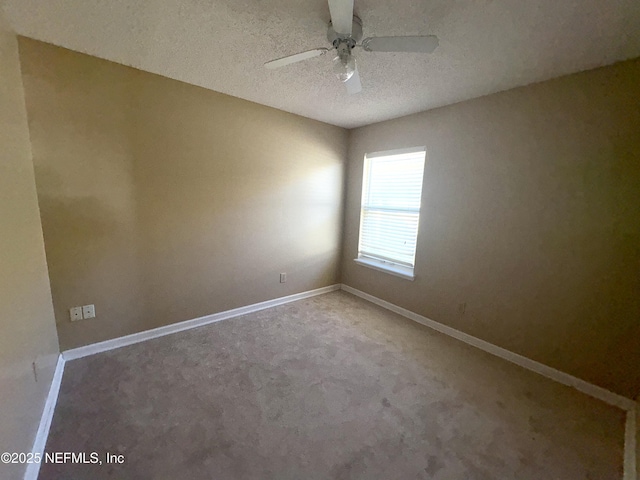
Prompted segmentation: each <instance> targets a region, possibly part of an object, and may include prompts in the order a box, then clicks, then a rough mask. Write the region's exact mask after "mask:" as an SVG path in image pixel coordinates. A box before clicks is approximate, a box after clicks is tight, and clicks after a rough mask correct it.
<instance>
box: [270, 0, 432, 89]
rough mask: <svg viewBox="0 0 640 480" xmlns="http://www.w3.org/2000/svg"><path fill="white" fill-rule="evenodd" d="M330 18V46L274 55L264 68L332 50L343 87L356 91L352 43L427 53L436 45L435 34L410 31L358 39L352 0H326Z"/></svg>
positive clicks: (358, 24)
mask: <svg viewBox="0 0 640 480" xmlns="http://www.w3.org/2000/svg"><path fill="white" fill-rule="evenodd" d="M329 12H330V14H331V22H330V23H329V29H328V31H327V39H328V40H329V43H331V45H332V47H331V48H315V49H313V50H307V51H306V52H301V53H296V54H295V55H289V56H286V57H282V58H278V59H276V60H272V61H270V62H267V63H265V64H264V66H265V67H267V68H271V69H273V68H280V67H284V66H285V65H289V64H292V63H296V62H301V61H302V60H307V59H309V58H314V57H319V56H321V55H324V54H326V53H328V52H331V51H333V50H336V53H337V55H336V57H335V58H334V59H333V71H334V73H335V74H336V76H337V77H338V78H339V79H340V81H342V82H344V84H345V86H346V87H347V93H349V94H354V93H359V92H360V91H361V90H362V84H361V83H360V74H359V73H358V66H357V64H356V59H355V58H354V56H353V54H352V50H353V49H354V48H355V47H362V48H363V50H364V51H365V52H417V53H431V52H433V51H434V50H435V49H436V47H437V46H438V37H436V36H435V35H414V36H406V37H369V38H365V39H364V40H362V43H358V42H359V41H360V40H361V39H362V21H361V20H360V19H359V18H358V17H356V16H354V14H353V0H329Z"/></svg>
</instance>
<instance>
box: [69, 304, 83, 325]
mask: <svg viewBox="0 0 640 480" xmlns="http://www.w3.org/2000/svg"><path fill="white" fill-rule="evenodd" d="M69 317H70V318H71V321H72V322H75V321H76V320H82V307H72V308H70V309H69Z"/></svg>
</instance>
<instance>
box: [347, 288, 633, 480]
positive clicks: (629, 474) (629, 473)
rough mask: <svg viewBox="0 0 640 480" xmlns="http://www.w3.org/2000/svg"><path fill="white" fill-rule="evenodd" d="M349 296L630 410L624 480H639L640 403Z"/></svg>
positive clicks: (381, 302)
mask: <svg viewBox="0 0 640 480" xmlns="http://www.w3.org/2000/svg"><path fill="white" fill-rule="evenodd" d="M340 288H341V289H342V290H344V291H345V292H349V293H351V294H353V295H356V296H358V297H360V298H363V299H365V300H368V301H369V302H371V303H375V304H376V305H379V306H381V307H382V308H386V309H387V310H390V311H392V312H394V313H397V314H399V315H402V316H403V317H406V318H408V319H410V320H413V321H415V322H418V323H420V324H422V325H425V326H427V327H429V328H432V329H433V330H436V331H438V332H440V333H444V334H445V335H448V336H450V337H453V338H455V339H457V340H460V341H462V342H464V343H467V344H469V345H472V346H474V347H476V348H479V349H480V350H483V351H485V352H487V353H490V354H492V355H495V356H496V357H500V358H502V359H504V360H507V361H508V362H511V363H515V364H516V365H519V366H520V367H523V368H526V369H527V370H530V371H532V372H535V373H538V374H540V375H542V376H544V377H547V378H550V379H551V380H555V381H556V382H558V383H561V384H563V385H567V386H569V387H573V388H575V389H576V390H579V391H580V392H582V393H585V394H587V395H590V396H591V397H594V398H597V399H598V400H601V401H603V402H605V403H608V404H609V405H613V406H614V407H618V408H621V409H622V410H626V412H627V416H626V422H625V436H624V477H623V480H638V473H639V472H637V471H636V469H637V463H636V462H637V458H636V457H637V445H636V442H637V435H638V433H637V431H638V421H640V419H638V415H640V406H639V405H640V403H636V402H635V401H633V400H631V399H630V398H627V397H624V396H622V395H618V394H617V393H613V392H610V391H609V390H607V389H605V388H602V387H599V386H597V385H593V384H592V383H589V382H587V381H585V380H582V379H581V378H577V377H574V376H573V375H569V374H568V373H565V372H561V371H560V370H556V369H555V368H552V367H549V366H547V365H544V364H543V363H540V362H536V361H535V360H531V359H530V358H527V357H523V356H522V355H519V354H517V353H514V352H511V351H509V350H506V349H504V348H502V347H498V346H497V345H493V344H492V343H489V342H487V341H485V340H481V339H479V338H477V337H474V336H471V335H469V334H466V333H464V332H461V331H460V330H456V329H455V328H451V327H448V326H447V325H443V324H442V323H438V322H436V321H435V320H431V319H430V318H427V317H424V316H422V315H419V314H417V313H414V312H412V311H410V310H407V309H406V308H402V307H399V306H397V305H394V304H393V303H389V302H387V301H385V300H382V299H380V298H378V297H374V296H373V295H369V294H368V293H365V292H362V291H360V290H357V289H355V288H353V287H350V286H348V285H345V284H342V285H341V287H340Z"/></svg>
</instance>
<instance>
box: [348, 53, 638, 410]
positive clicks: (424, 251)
mask: <svg viewBox="0 0 640 480" xmlns="http://www.w3.org/2000/svg"><path fill="white" fill-rule="evenodd" d="M425 94H427V95H428V92H425ZM419 145H426V147H427V163H426V167H425V179H424V191H423V207H422V212H421V217H420V233H419V237H418V250H417V255H416V275H417V278H416V280H415V281H414V282H409V281H406V280H403V279H400V278H396V277H393V276H390V275H387V274H385V273H380V272H377V271H374V270H371V269H368V268H366V267H363V266H360V265H357V264H355V263H354V262H353V259H354V258H356V255H357V246H358V225H359V215H360V213H359V202H360V194H361V184H362V165H363V157H364V155H365V153H366V152H374V151H380V150H389V149H395V148H403V147H411V146H419ZM639 245H640V60H635V61H630V62H626V63H621V64H618V65H615V66H612V67H607V68H602V69H598V70H594V71H591V72H586V73H581V74H577V75H572V76H569V77H564V78H560V79H557V80H552V81H549V82H545V83H541V84H537V85H533V86H529V87H524V88H518V89H515V90H511V91H507V92H504V93H499V94H495V95H491V96H487V97H483V98H479V99H475V100H471V101H468V102H464V103H460V104H456V105H452V106H449V107H445V108H440V109H437V110H432V111H429V112H425V113H421V114H417V115H412V116H408V117H404V118H400V119H397V120H392V121H388V122H383V123H379V124H375V125H370V126H367V127H363V128H359V129H356V130H353V131H351V137H350V153H349V162H348V167H347V199H346V215H345V242H344V257H343V263H342V275H343V278H342V280H343V283H345V284H347V285H350V286H352V287H354V288H358V289H361V290H363V291H365V292H367V293H370V294H372V295H375V296H377V297H380V298H383V299H384V300H387V301H389V302H392V303H395V304H397V305H400V306H402V307H405V308H407V309H409V310H412V311H414V312H417V313H420V314H422V315H425V316H427V317H429V318H432V319H433V320H436V321H438V322H442V323H444V324H447V325H450V326H452V327H454V328H457V329H459V330H462V331H464V332H467V333H469V334H471V335H474V336H476V337H479V338H482V339H485V340H487V341H489V342H492V343H494V344H496V345H500V346H502V347H504V348H507V349H509V350H512V351H514V352H517V353H520V354H522V355H525V356H527V357H530V358H533V359H535V360H538V361H541V362H543V363H545V364H548V365H550V366H553V367H556V368H558V369H560V370H562V371H565V372H568V373H571V374H574V375H577V376H578V377H581V378H584V379H586V380H588V381H591V382H594V383H596V384H598V385H601V386H603V387H606V388H609V389H611V390H614V391H616V392H619V393H621V394H624V395H628V396H629V397H632V398H633V397H635V396H636V395H637V394H638V393H640V369H639V368H638V365H640V321H639V319H640V295H639V294H638V292H640V268H639V267H640V248H639ZM461 304H466V310H465V311H464V313H462V311H461V310H462V309H461V308H460V305H461Z"/></svg>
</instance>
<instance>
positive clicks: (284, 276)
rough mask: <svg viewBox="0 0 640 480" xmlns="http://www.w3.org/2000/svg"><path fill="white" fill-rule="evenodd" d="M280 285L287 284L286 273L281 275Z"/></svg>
mask: <svg viewBox="0 0 640 480" xmlns="http://www.w3.org/2000/svg"><path fill="white" fill-rule="evenodd" d="M280 283H287V274H286V273H281V274H280Z"/></svg>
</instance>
